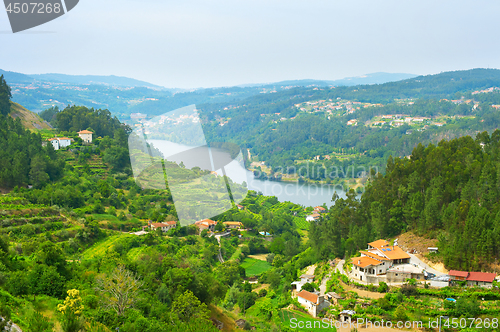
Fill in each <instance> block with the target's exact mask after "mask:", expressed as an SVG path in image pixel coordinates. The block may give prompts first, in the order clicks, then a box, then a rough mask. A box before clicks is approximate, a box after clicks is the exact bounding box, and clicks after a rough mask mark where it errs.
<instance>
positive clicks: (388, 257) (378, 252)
mask: <svg viewBox="0 0 500 332" xmlns="http://www.w3.org/2000/svg"><path fill="white" fill-rule="evenodd" d="M360 253H361V257H353V258H351V262H352V265H353V269H352V277H353V278H356V279H359V280H361V281H366V282H370V283H378V279H377V277H378V276H380V275H385V274H387V271H388V270H389V269H390V268H392V267H393V266H394V265H398V264H408V263H410V255H408V254H407V253H406V252H405V251H404V250H403V249H401V248H400V247H398V246H397V245H392V246H391V245H390V244H389V242H387V241H386V240H377V241H374V242H370V243H368V249H366V250H365V251H360ZM398 277H399V275H398Z"/></svg>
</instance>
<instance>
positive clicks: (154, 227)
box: [149, 221, 177, 232]
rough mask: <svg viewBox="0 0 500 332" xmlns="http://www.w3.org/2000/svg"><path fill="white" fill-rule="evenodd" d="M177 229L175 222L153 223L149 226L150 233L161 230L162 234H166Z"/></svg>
mask: <svg viewBox="0 0 500 332" xmlns="http://www.w3.org/2000/svg"><path fill="white" fill-rule="evenodd" d="M176 227H177V221H165V222H154V223H151V224H150V225H149V228H151V230H152V231H155V230H157V229H161V230H162V232H168V231H169V230H171V229H173V228H176Z"/></svg>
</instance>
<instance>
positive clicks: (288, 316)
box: [279, 310, 336, 332]
mask: <svg viewBox="0 0 500 332" xmlns="http://www.w3.org/2000/svg"><path fill="white" fill-rule="evenodd" d="M279 315H280V319H281V322H282V323H283V325H284V326H287V327H289V328H290V329H292V330H294V331H307V332H314V331H327V330H328V331H336V328H335V327H330V324H328V328H326V323H323V322H322V321H321V320H319V319H314V318H312V317H311V316H309V315H307V314H305V313H302V312H300V311H296V310H281V312H280V313H279ZM293 318H295V319H296V320H294V321H292V319H293ZM315 324H316V325H315ZM299 326H300V327H302V326H303V327H304V328H299Z"/></svg>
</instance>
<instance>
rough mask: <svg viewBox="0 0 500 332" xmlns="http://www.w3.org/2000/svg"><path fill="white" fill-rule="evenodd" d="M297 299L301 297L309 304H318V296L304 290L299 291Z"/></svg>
mask: <svg viewBox="0 0 500 332" xmlns="http://www.w3.org/2000/svg"><path fill="white" fill-rule="evenodd" d="M297 296H298V297H301V298H303V299H305V300H307V301H309V302H312V303H318V295H317V294H313V293H310V292H308V291H306V290H301V291H300V293H298V294H297Z"/></svg>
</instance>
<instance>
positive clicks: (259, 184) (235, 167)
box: [148, 140, 346, 207]
mask: <svg viewBox="0 0 500 332" xmlns="http://www.w3.org/2000/svg"><path fill="white" fill-rule="evenodd" d="M148 142H149V143H152V144H153V146H154V147H155V148H157V149H158V150H160V151H161V152H162V153H163V154H164V155H165V156H172V155H175V154H178V153H181V152H184V151H187V150H189V149H191V148H192V147H188V146H185V145H181V144H177V143H172V142H168V141H163V140H148ZM167 159H168V158H167ZM174 161H176V162H180V160H179V161H178V160H174ZM200 166H201V165H200ZM191 167H192V165H191ZM224 169H225V173H226V175H227V176H228V177H230V178H231V180H232V181H233V182H236V183H240V184H241V183H243V182H246V183H247V186H248V189H249V190H254V191H256V192H261V193H262V194H264V195H266V196H276V197H277V198H278V200H279V201H280V202H285V201H290V202H292V203H295V204H300V205H303V206H306V207H307V206H319V205H323V204H326V205H327V206H328V207H330V206H332V205H333V202H332V196H333V194H334V193H335V192H337V195H338V196H339V197H341V198H345V197H346V192H345V190H344V189H343V187H342V186H341V185H337V186H333V185H327V184H308V183H298V182H279V181H269V180H260V179H256V178H255V177H254V175H253V172H251V171H249V170H247V169H245V168H244V167H243V166H242V165H241V164H240V163H238V162H236V161H233V162H231V163H229V164H227V166H226V167H224ZM217 173H219V174H220V175H222V171H220V170H219V171H217Z"/></svg>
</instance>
